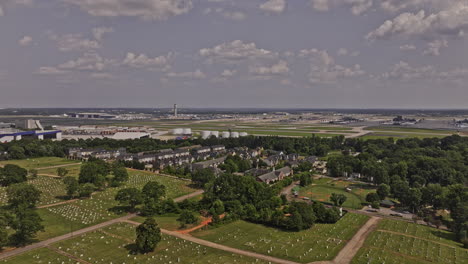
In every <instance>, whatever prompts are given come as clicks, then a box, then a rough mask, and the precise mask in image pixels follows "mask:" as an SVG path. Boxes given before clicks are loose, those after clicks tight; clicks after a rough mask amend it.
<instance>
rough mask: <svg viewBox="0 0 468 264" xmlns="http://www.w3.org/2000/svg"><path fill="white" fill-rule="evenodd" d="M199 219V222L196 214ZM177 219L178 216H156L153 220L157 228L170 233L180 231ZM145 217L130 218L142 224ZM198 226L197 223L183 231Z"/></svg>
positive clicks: (187, 226)
mask: <svg viewBox="0 0 468 264" xmlns="http://www.w3.org/2000/svg"><path fill="white" fill-rule="evenodd" d="M197 216H198V217H199V222H200V221H201V218H200V216H199V215H198V214H197ZM177 218H179V215H161V216H156V217H154V219H156V222H157V223H158V225H159V227H161V228H163V229H166V230H170V231H177V230H181V228H180V222H179V221H177ZM145 219H146V218H145V217H143V216H136V217H134V218H132V219H131V220H132V221H135V222H139V223H143V222H144V221H145ZM196 225H198V223H196V224H193V225H186V226H185V228H183V229H190V228H192V227H194V226H196Z"/></svg>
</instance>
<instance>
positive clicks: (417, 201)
mask: <svg viewBox="0 0 468 264" xmlns="http://www.w3.org/2000/svg"><path fill="white" fill-rule="evenodd" d="M400 202H402V203H403V204H404V205H407V206H409V207H410V208H411V210H412V211H413V213H414V212H416V211H418V209H419V207H420V206H421V202H422V193H421V190H420V189H418V188H411V189H410V190H409V192H408V193H407V194H406V195H405V196H404V197H403V199H402V200H401V201H400Z"/></svg>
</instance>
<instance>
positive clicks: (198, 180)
mask: <svg viewBox="0 0 468 264" xmlns="http://www.w3.org/2000/svg"><path fill="white" fill-rule="evenodd" d="M215 178H216V176H215V174H214V172H213V170H211V169H209V168H206V169H201V170H195V172H194V173H193V174H192V181H193V182H194V183H195V185H196V186H198V187H200V188H202V187H204V186H205V184H207V183H208V182H211V181H213V180H214V179H215Z"/></svg>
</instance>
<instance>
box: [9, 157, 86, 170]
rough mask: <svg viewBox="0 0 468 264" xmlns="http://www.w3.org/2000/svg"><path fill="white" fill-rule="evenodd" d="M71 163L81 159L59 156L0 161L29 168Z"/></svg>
mask: <svg viewBox="0 0 468 264" xmlns="http://www.w3.org/2000/svg"><path fill="white" fill-rule="evenodd" d="M71 163H79V161H76V160H69V159H65V158H57V157H42V158H31V159H24V160H4V161H0V165H5V164H15V165H18V166H20V167H22V168H25V169H27V170H29V169H38V168H44V167H50V166H57V165H64V164H71Z"/></svg>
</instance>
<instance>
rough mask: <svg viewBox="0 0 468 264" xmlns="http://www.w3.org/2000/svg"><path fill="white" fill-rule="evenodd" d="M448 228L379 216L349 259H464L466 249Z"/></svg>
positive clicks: (435, 260)
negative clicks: (446, 229) (378, 219)
mask: <svg viewBox="0 0 468 264" xmlns="http://www.w3.org/2000/svg"><path fill="white" fill-rule="evenodd" d="M453 238H454V236H453V234H452V233H450V232H446V231H442V230H437V229H435V228H430V227H425V226H421V225H416V224H412V223H408V222H403V221H395V220H389V219H385V220H382V221H381V222H380V223H379V225H378V227H377V230H375V231H373V232H372V233H371V234H370V236H369V237H368V238H367V240H366V241H365V243H364V246H363V247H362V248H361V249H360V250H359V252H358V254H357V255H356V256H355V258H354V259H353V261H352V263H355V264H356V263H375V264H377V263H395V264H397V263H448V264H450V263H453V264H458V263H460V264H461V263H468V250H466V249H463V248H462V247H461V245H460V244H459V243H457V242H456V241H454V240H453Z"/></svg>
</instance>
